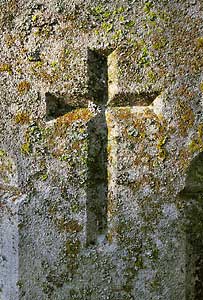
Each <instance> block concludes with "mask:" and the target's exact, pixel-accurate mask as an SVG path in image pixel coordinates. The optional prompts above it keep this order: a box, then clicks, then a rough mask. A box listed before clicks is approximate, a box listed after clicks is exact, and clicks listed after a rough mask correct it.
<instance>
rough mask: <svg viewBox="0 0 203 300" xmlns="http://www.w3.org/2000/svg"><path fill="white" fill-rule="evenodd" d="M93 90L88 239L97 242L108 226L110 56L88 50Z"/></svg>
mask: <svg viewBox="0 0 203 300" xmlns="http://www.w3.org/2000/svg"><path fill="white" fill-rule="evenodd" d="M88 71H89V93H90V98H91V99H92V100H93V101H94V103H95V104H97V105H99V108H100V112H99V113H98V114H97V115H96V116H95V117H94V118H93V119H91V120H90V122H89V124H88V137H89V148H88V188H87V210H86V216H87V223H86V241H87V245H88V244H94V243H95V242H96V239H97V237H98V235H101V234H105V230H106V226H107V194H108V178H107V141H108V129H107V124H106V116H105V109H106V104H107V99H108V69H107V58H106V57H105V56H103V55H100V54H99V53H97V52H94V51H91V50H89V51H88Z"/></svg>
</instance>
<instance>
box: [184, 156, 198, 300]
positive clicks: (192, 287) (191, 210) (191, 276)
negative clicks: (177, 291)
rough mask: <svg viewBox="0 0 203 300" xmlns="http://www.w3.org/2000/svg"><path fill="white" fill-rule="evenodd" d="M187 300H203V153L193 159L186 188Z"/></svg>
mask: <svg viewBox="0 0 203 300" xmlns="http://www.w3.org/2000/svg"><path fill="white" fill-rule="evenodd" d="M181 197H182V198H183V199H184V201H185V218H186V300H202V299H203V153H200V154H199V155H198V156H197V157H195V158H194V159H193V161H192V162H191V164H190V167H189V169H188V174H187V178H186V184H185V188H184V189H183V191H182V192H181Z"/></svg>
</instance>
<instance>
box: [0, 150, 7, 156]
mask: <svg viewBox="0 0 203 300" xmlns="http://www.w3.org/2000/svg"><path fill="white" fill-rule="evenodd" d="M3 156H6V152H5V151H4V150H2V149H0V157H3Z"/></svg>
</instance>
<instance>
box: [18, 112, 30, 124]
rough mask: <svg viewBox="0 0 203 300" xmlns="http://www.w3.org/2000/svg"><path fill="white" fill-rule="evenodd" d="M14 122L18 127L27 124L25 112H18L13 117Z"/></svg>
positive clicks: (27, 118)
mask: <svg viewBox="0 0 203 300" xmlns="http://www.w3.org/2000/svg"><path fill="white" fill-rule="evenodd" d="M15 122H16V123H17V124H20V125H24V124H28V123H29V122H30V117H29V115H28V113H27V112H19V113H17V114H16V116H15Z"/></svg>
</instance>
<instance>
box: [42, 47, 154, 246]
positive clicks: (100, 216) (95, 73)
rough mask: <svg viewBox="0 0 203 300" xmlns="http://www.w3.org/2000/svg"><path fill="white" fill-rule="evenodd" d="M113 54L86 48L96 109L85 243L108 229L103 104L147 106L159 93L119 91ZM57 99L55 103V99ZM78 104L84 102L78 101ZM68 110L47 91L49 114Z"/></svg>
mask: <svg viewBox="0 0 203 300" xmlns="http://www.w3.org/2000/svg"><path fill="white" fill-rule="evenodd" d="M113 54H114V52H111V53H110V54H109V53H108V54H106V53H105V54H104V53H102V52H100V51H93V50H88V94H89V95H88V98H89V100H91V101H93V102H94V104H96V105H97V106H98V107H99V113H97V114H96V116H95V117H93V118H92V119H91V120H90V121H89V123H88V144H89V147H88V166H87V167H88V184H87V203H86V216H87V218H86V220H87V221H86V243H87V245H91V244H95V243H96V241H97V239H98V237H99V236H100V235H103V236H105V233H106V230H107V204H108V174H107V164H108V154H107V146H108V145H107V144H108V128H107V123H106V116H105V111H106V108H107V106H110V107H132V106H137V105H139V106H148V105H150V104H151V103H152V102H153V100H154V99H155V98H156V97H157V96H158V93H151V94H150V93H146V94H145V93H141V94H133V93H120V92H118V91H117V90H116V88H115V83H114V82H111V81H110V76H109V72H110V71H111V72H114V68H115V65H116V61H115V55H113ZM112 87H113V88H112ZM112 90H113V92H112ZM57 101H58V103H56V102H57ZM119 101H120V102H119ZM78 107H80V108H81V107H84V106H83V105H79V106H78ZM86 107H87V106H86ZM57 109H58V111H57ZM51 110H52V111H51ZM68 110H69V111H70V106H68V105H67V104H65V103H63V102H62V101H60V99H58V100H57V98H56V97H54V96H52V95H51V94H47V114H48V115H53V113H55V117H57V116H61V115H63V114H65V113H67V111H68Z"/></svg>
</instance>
